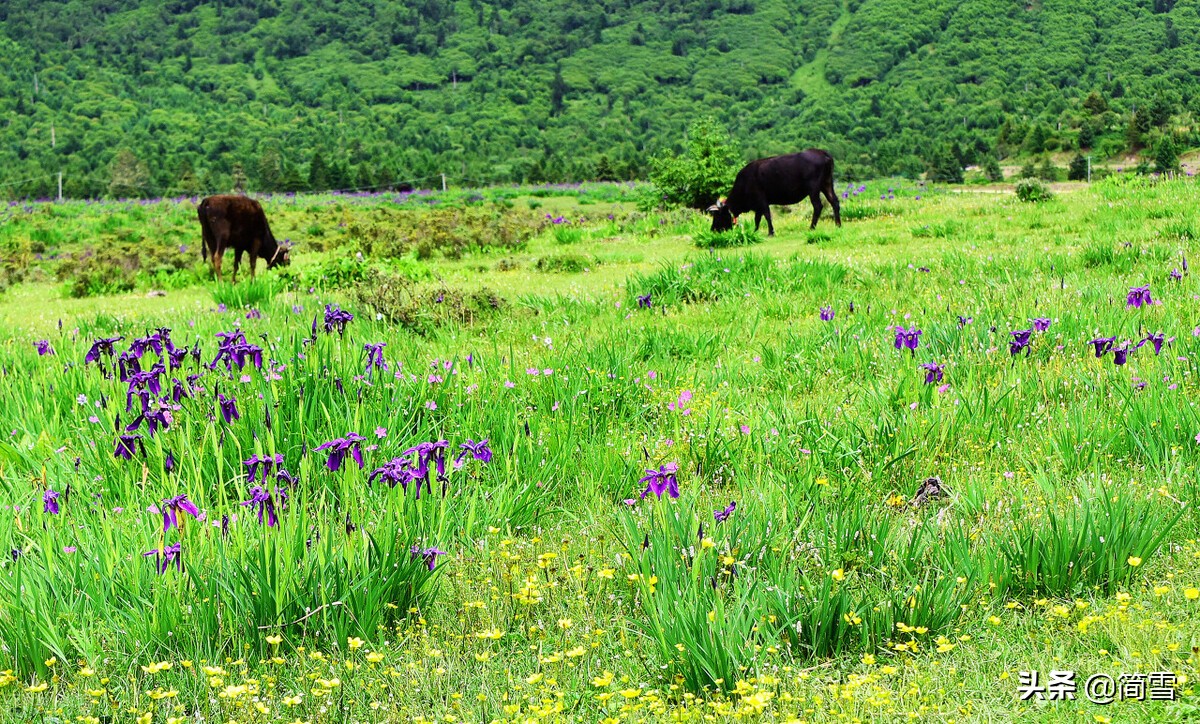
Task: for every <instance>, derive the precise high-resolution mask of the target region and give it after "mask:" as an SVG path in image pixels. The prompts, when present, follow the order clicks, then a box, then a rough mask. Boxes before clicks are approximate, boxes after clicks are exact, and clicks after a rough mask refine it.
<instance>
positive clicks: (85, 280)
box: [57, 241, 196, 298]
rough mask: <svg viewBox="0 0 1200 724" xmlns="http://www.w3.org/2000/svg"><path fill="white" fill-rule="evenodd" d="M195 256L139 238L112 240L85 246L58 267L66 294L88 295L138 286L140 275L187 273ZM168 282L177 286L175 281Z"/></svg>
mask: <svg viewBox="0 0 1200 724" xmlns="http://www.w3.org/2000/svg"><path fill="white" fill-rule="evenodd" d="M195 261H196V259H195V257H194V256H192V255H191V254H184V253H183V252H181V251H180V250H179V249H178V248H176V247H171V246H166V245H161V244H152V243H149V242H147V241H140V242H136V243H134V242H111V243H106V244H101V245H99V246H95V247H87V248H86V249H84V250H83V252H81V253H80V254H77V255H75V256H73V257H69V258H67V259H64V260H63V261H62V262H61V263H60V264H59V265H58V270H57V277H58V280H59V281H63V282H67V289H66V291H67V294H68V295H69V296H72V297H76V298H81V297H90V296H95V295H98V294H117V293H120V292H128V291H132V290H133V289H135V288H137V286H138V281H139V279H143V280H144V279H151V280H158V279H166V278H171V277H173V276H174V275H176V274H182V273H188V272H189V271H190V269H191V268H192V266H193V264H194V263H195ZM169 286H172V287H177V286H178V285H177V284H170V285H169Z"/></svg>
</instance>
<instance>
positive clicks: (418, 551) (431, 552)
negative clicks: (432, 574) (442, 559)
mask: <svg viewBox="0 0 1200 724" xmlns="http://www.w3.org/2000/svg"><path fill="white" fill-rule="evenodd" d="M444 555H446V551H443V550H438V549H437V548H436V547H432V548H425V549H422V548H421V547H420V546H413V547H412V557H413V558H414V559H415V558H418V557H419V558H422V559H423V560H424V561H425V566H426V567H427V568H429V570H431V571H432V570H433V569H434V567H435V566H436V565H437V557H438V556H444Z"/></svg>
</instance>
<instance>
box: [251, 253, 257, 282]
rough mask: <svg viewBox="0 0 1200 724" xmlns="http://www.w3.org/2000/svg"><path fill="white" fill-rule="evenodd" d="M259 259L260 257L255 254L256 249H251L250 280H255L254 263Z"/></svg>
mask: <svg viewBox="0 0 1200 724" xmlns="http://www.w3.org/2000/svg"><path fill="white" fill-rule="evenodd" d="M257 261H258V257H257V256H255V254H254V250H253V249H251V250H250V281H254V264H255V263H256V262H257Z"/></svg>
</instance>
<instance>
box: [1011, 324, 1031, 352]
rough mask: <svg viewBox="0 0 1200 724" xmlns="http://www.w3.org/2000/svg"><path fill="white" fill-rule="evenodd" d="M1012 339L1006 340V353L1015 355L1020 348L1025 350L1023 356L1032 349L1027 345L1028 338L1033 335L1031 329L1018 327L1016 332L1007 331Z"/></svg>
mask: <svg viewBox="0 0 1200 724" xmlns="http://www.w3.org/2000/svg"><path fill="white" fill-rule="evenodd" d="M1009 334H1010V335H1012V339H1011V340H1009V342H1008V353H1009V354H1010V355H1016V354H1017V353H1019V352H1020V351H1021V350H1025V356H1026V357H1028V356H1029V353H1030V352H1031V351H1032V349H1031V348H1030V346H1029V338H1030V337H1031V336H1033V330H1032V329H1019V330H1017V331H1016V332H1009Z"/></svg>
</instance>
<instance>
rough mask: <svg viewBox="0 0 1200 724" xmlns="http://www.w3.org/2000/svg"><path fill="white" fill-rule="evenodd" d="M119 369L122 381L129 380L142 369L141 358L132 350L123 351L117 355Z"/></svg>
mask: <svg viewBox="0 0 1200 724" xmlns="http://www.w3.org/2000/svg"><path fill="white" fill-rule="evenodd" d="M117 369H118V370H119V371H120V378H121V381H122V382H128V381H129V378H130V377H132V376H133V375H136V374H137V373H139V372H141V371H142V362H141V358H140V357H138V356H137V355H135V354H134V353H133V351H132V350H130V351H128V352H122V353H121V354H119V355H117Z"/></svg>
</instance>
